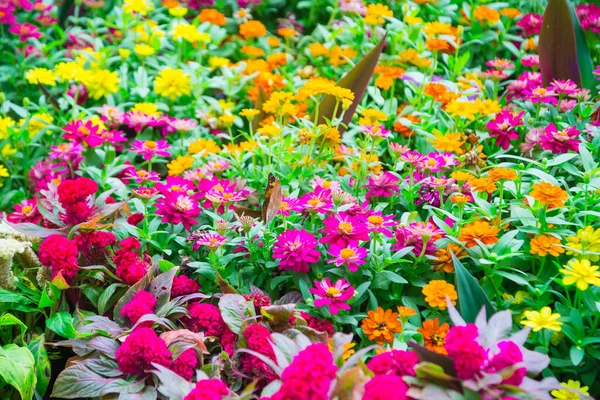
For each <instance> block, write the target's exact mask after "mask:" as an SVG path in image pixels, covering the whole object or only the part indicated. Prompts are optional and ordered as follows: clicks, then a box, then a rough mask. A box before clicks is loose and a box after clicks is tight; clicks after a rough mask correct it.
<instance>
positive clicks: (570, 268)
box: [559, 260, 600, 292]
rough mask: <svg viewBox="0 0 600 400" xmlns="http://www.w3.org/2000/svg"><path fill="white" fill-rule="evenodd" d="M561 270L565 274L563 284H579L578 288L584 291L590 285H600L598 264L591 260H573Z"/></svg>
mask: <svg viewBox="0 0 600 400" xmlns="http://www.w3.org/2000/svg"><path fill="white" fill-rule="evenodd" d="M563 267H564V268H563V269H560V270H559V272H561V273H563V274H564V275H565V276H564V278H563V279H562V283H563V285H566V286H570V285H572V284H574V283H575V284H576V285H577V289H579V290H581V291H582V292H583V291H585V290H587V289H588V287H589V286H590V285H593V286H600V272H598V269H599V268H600V267H598V266H597V265H592V264H591V263H590V260H571V261H569V263H568V264H567V265H563Z"/></svg>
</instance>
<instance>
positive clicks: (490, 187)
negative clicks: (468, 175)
mask: <svg viewBox="0 0 600 400" xmlns="http://www.w3.org/2000/svg"><path fill="white" fill-rule="evenodd" d="M469 183H470V184H471V188H472V189H473V190H474V191H476V192H488V193H494V191H495V190H496V189H498V187H497V186H496V182H494V180H493V179H492V178H490V177H483V178H475V179H471V180H470V181H469Z"/></svg>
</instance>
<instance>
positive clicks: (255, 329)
mask: <svg viewBox="0 0 600 400" xmlns="http://www.w3.org/2000/svg"><path fill="white" fill-rule="evenodd" d="M244 337H245V338H246V347H247V348H248V349H250V350H253V351H256V352H257V353H260V354H263V355H265V356H267V357H268V358H270V359H271V360H275V352H274V351H273V346H272V343H271V332H270V331H269V330H268V329H267V328H265V327H264V326H262V325H259V324H252V325H250V326H248V327H247V328H246V329H245V330H244ZM242 369H243V370H244V372H245V373H247V374H249V375H250V376H252V377H256V378H264V379H265V380H266V383H269V382H271V381H274V380H275V379H277V374H276V373H275V372H273V370H272V369H271V367H269V366H268V365H267V364H265V363H264V361H262V360H260V359H259V358H257V357H255V356H253V355H251V354H244V355H243V356H242Z"/></svg>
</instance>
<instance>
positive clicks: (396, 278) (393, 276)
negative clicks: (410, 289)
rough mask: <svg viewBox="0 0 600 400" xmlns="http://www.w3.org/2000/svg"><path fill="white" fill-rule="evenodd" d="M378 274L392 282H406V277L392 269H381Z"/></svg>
mask: <svg viewBox="0 0 600 400" xmlns="http://www.w3.org/2000/svg"><path fill="white" fill-rule="evenodd" d="M379 275H383V276H384V277H385V278H386V279H389V280H390V281H392V282H394V283H408V281H407V280H406V279H404V278H403V277H401V276H400V275H398V274H397V273H395V272H392V271H381V272H379Z"/></svg>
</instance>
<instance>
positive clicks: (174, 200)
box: [155, 193, 200, 231]
mask: <svg viewBox="0 0 600 400" xmlns="http://www.w3.org/2000/svg"><path fill="white" fill-rule="evenodd" d="M163 196H164V197H161V198H160V199H158V200H157V202H156V204H155V207H156V215H161V216H162V222H165V223H172V224H178V223H182V224H183V226H184V227H185V229H186V230H188V231H189V230H190V228H191V226H192V225H196V224H198V221H196V220H195V219H194V218H196V217H198V215H200V207H199V206H198V202H197V201H196V200H194V199H193V198H191V197H190V196H188V195H187V194H178V193H163Z"/></svg>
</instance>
